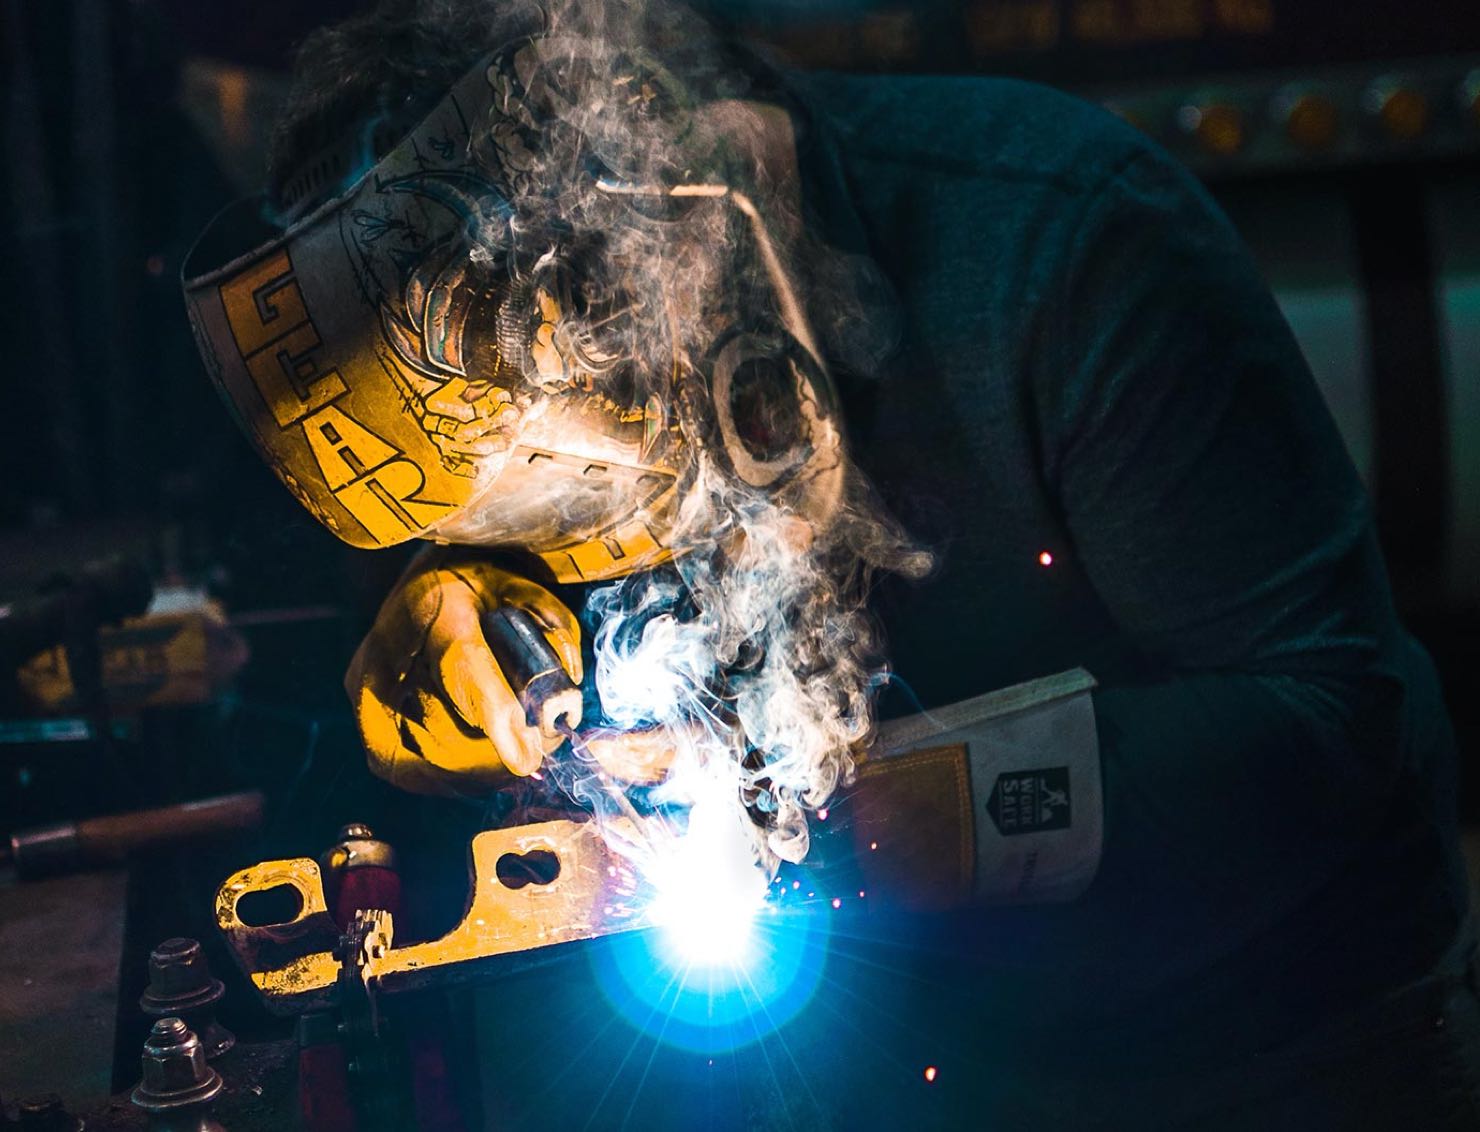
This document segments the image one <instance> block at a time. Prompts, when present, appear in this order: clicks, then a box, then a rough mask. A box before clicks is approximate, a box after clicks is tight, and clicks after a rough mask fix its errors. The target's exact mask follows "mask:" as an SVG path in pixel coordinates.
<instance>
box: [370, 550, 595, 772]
mask: <svg viewBox="0 0 1480 1132" xmlns="http://www.w3.org/2000/svg"><path fill="white" fill-rule="evenodd" d="M505 605H515V606H519V607H520V608H521V609H524V610H526V611H527V612H528V613H529V614H530V615H531V616H532V617H533V618H534V619H535V621H536V622H537V623H538V624H539V625H540V627H541V628H542V629H543V630H544V633H545V637H546V638H547V639H548V640H549V642H550V644H551V645H552V646H553V647H554V649H555V652H556V653H557V655H559V657H560V661H561V663H562V664H563V665H564V666H565V670H566V671H567V672H568V673H569V674H570V677H571V679H572V680H574V681H575V682H576V683H577V684H579V683H580V682H581V630H580V626H579V625H578V624H577V622H576V618H575V615H574V614H573V613H571V611H570V610H569V609H567V608H566V607H565V606H564V605H562V604H561V603H560V602H559V601H558V600H556V598H555V597H554V596H553V595H552V594H550V593H549V592H548V591H547V590H545V589H544V588H543V587H541V586H538V585H536V584H535V583H534V582H531V581H529V580H528V579H526V578H521V577H519V576H517V575H515V574H511V573H509V572H508V571H507V570H503V569H500V568H499V567H497V566H492V565H489V564H488V563H486V562H480V561H479V560H478V559H477V558H476V557H475V555H473V554H470V553H469V552H467V551H454V550H450V549H447V548H435V549H432V550H429V551H426V552H424V553H423V554H422V555H420V556H418V557H417V559H416V560H415V561H414V562H413V563H412V565H411V568H410V569H409V570H408V571H407V572H406V573H405V575H403V576H402V578H401V580H400V581H399V582H398V583H397V584H396V588H395V589H394V590H392V591H391V594H390V596H389V597H388V598H386V600H385V604H384V605H382V606H381V608H380V613H379V614H378V616H377V617H376V619H375V625H374V626H373V627H372V628H371V630H370V633H369V635H368V636H366V638H365V640H364V642H363V643H362V644H361V645H360V648H359V650H358V651H357V652H356V653H355V656H354V659H353V660H352V661H350V666H349V671H348V672H347V673H346V674H345V678H344V687H345V691H347V692H348V693H349V698H350V702H351V704H352V705H353V706H354V711H355V718H356V721H357V722H358V724H359V727H360V736H361V738H362V739H363V740H364V743H365V750H366V752H367V757H368V759H369V762H370V769H371V770H372V771H374V772H375V774H377V775H378V776H379V777H381V778H383V779H385V780H386V781H387V782H390V783H392V784H393V785H395V786H399V787H401V788H402V789H405V790H410V791H413V792H415V793H418V794H459V793H468V792H476V791H480V790H486V789H489V788H492V787H495V786H497V785H499V784H500V783H502V782H505V781H507V780H508V775H509V774H510V773H513V774H517V775H527V774H529V773H531V772H532V771H535V770H537V769H538V768H539V765H540V763H541V762H542V761H543V759H544V757H545V756H546V755H547V754H549V753H550V752H551V751H553V750H554V749H555V748H556V747H558V746H559V745H560V743H561V742H562V736H561V735H559V734H558V733H550V734H545V733H542V732H541V731H540V730H539V729H537V728H533V727H530V726H528V724H527V723H526V722H525V717H524V709H523V708H522V707H521V706H520V705H519V701H518V700H517V699H516V698H515V696H514V693H513V691H512V690H511V689H510V688H509V682H508V681H507V680H505V679H504V675H503V673H502V672H500V671H499V667H498V664H497V662H496V661H495V660H494V658H493V653H492V652H491V651H490V650H489V648H488V645H487V643H486V642H485V640H484V637H483V629H482V625H481V623H480V618H481V617H482V615H483V614H485V613H488V612H490V611H492V610H494V609H497V608H499V607H500V606H505ZM575 711H576V714H579V707H577V708H576V709H575ZM578 722H579V720H578V719H571V720H570V723H571V724H572V725H574V724H576V723H578Z"/></svg>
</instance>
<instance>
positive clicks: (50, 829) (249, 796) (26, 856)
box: [0, 790, 263, 877]
mask: <svg viewBox="0 0 1480 1132" xmlns="http://www.w3.org/2000/svg"><path fill="white" fill-rule="evenodd" d="M262 805H263V797H262V794H261V792H260V791H257V790H247V791H243V792H241V793H237V794H221V795H218V796H217V797H214V798H202V799H200V800H199V801H196V802H181V803H179V804H178V805H174V806H160V807H159V808H157V809H151V810H134V811H132V812H130V813H125V814H110V815H108V816H106V817H101V818H87V819H85V820H83V821H68V822H58V823H56V824H55V825H45V826H38V827H36V828H34V829H23V830H18V831H17V832H15V833H12V834H11V835H10V838H9V841H8V844H0V865H5V864H13V865H15V868H16V872H17V873H18V874H19V875H20V876H21V877H33V876H39V875H42V874H45V873H55V872H61V871H64V870H70V869H84V868H90V867H94V866H99V865H114V864H119V863H121V862H123V861H125V860H127V859H128V857H129V856H130V855H131V854H133V853H136V852H140V851H143V850H146V849H157V848H160V847H162V846H165V845H178V844H183V843H185V842H192V841H204V840H207V839H213V838H219V837H224V836H229V835H230V834H234V833H245V832H248V831H250V830H254V829H256V828H257V827H258V826H260V825H261V824H262Z"/></svg>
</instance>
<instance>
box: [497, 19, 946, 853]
mask: <svg viewBox="0 0 1480 1132" xmlns="http://www.w3.org/2000/svg"><path fill="white" fill-rule="evenodd" d="M542 19H543V21H544V24H545V27H546V32H545V34H544V35H543V36H542V37H538V38H536V39H535V40H533V41H531V42H529V43H528V44H526V45H525V46H523V47H521V48H518V49H517V50H516V51H515V52H514V53H513V54H512V55H511V56H508V57H507V58H508V64H507V65H506V66H505V68H504V71H503V73H502V76H501V77H500V80H499V81H502V82H504V83H506V94H507V98H506V100H505V101H504V102H503V105H502V106H501V107H500V108H499V109H500V110H502V112H503V114H504V115H505V116H504V117H502V118H500V119H497V120H496V121H495V122H494V124H493V128H492V129H491V131H490V132H489V135H488V137H487V145H488V147H489V150H488V152H489V156H490V158H491V159H492V160H493V161H495V162H496V163H497V165H498V166H499V167H500V168H501V170H503V171H504V172H505V174H506V175H508V174H509V173H510V172H512V176H509V177H508V179H509V182H510V184H511V187H512V190H513V196H512V201H511V203H512V205H513V207H514V220H513V222H512V223H511V224H510V225H509V228H508V230H505V229H503V228H502V227H500V228H499V230H497V231H491V232H490V233H489V234H488V254H489V255H490V256H498V257H503V256H506V255H507V254H508V253H507V247H508V243H509V241H510V239H511V238H512V240H513V242H514V246H515V257H514V262H516V263H517V262H523V263H525V264H533V265H540V264H546V265H547V264H550V263H552V262H554V261H557V260H558V261H560V262H562V263H564V264H565V265H566V266H567V267H568V271H567V273H566V274H565V276H564V278H563V280H562V281H561V283H560V286H561V287H562V288H563V294H562V298H563V299H564V307H565V312H566V313H565V315H564V317H563V318H562V320H561V322H560V324H559V325H558V326H557V327H556V330H555V334H556V336H557V339H558V340H559V341H561V342H563V343H566V344H567V346H568V348H569V350H570V352H572V353H574V354H577V355H579V356H582V357H584V358H587V359H590V363H591V364H590V365H589V367H588V368H589V372H590V373H591V374H592V375H594V376H593V377H592V378H591V379H592V380H594V381H595V382H597V383H598V386H597V387H598V388H601V385H600V384H599V383H603V382H606V383H610V384H611V386H612V393H611V395H612V396H613V397H614V398H620V399H630V400H629V401H628V403H631V404H637V405H641V404H644V403H645V402H646V401H647V399H648V397H650V396H654V397H662V398H666V399H668V400H670V401H673V400H675V397H674V393H673V383H674V374H675V366H677V370H678V372H679V374H680V379H679V385H680V387H681V388H680V391H679V393H678V395H677V397H676V407H677V419H678V422H679V426H680V427H681V429H682V430H683V431H684V434H685V440H686V441H687V444H688V445H689V447H690V448H691V450H692V452H693V456H692V458H691V461H690V465H689V469H688V473H687V477H686V482H685V483H684V484H683V489H682V491H681V494H680V500H681V502H680V504H679V506H678V509H677V513H676V515H675V516H673V517H672V519H671V522H672V533H671V535H670V538H669V543H670V545H671V547H672V550H673V552H674V557H673V560H672V562H671V563H670V564H668V565H666V566H664V567H660V568H658V569H655V570H650V571H647V572H643V573H639V574H636V575H633V576H631V577H628V578H626V579H624V580H622V581H620V582H617V583H615V584H612V585H609V586H606V587H603V588H601V589H599V590H598V591H596V592H595V593H594V594H593V595H592V596H591V598H590V601H589V605H588V609H587V611H586V612H587V614H588V618H589V620H591V621H592V622H593V623H594V625H595V651H596V670H595V680H596V684H597V688H598V690H599V693H600V698H601V703H602V706H603V709H604V713H605V715H606V716H607V719H608V720H609V721H610V722H611V723H612V724H613V725H614V726H617V727H619V728H629V729H630V728H646V727H655V726H658V727H664V728H668V729H671V731H672V734H673V736H674V744H675V747H676V750H677V761H676V764H675V768H674V771H673V773H672V775H671V783H672V784H673V789H674V790H675V791H676V792H678V793H684V792H687V793H688V794H689V798H688V800H689V801H691V802H692V801H697V800H698V798H697V795H698V794H700V793H707V792H709V790H710V788H712V787H713V786H714V785H715V784H718V785H719V787H720V788H721V790H722V791H724V792H728V794H729V796H730V797H731V798H732V799H733V800H734V803H735V804H736V805H739V804H742V803H744V804H747V805H748V808H749V810H750V813H751V814H752V815H753V816H754V817H755V818H756V819H757V820H758V822H759V825H760V827H761V828H762V829H763V830H764V833H763V834H758V835H757V839H756V846H755V848H756V851H757V855H758V857H759V859H760V861H761V863H762V864H763V865H764V866H765V867H766V868H767V869H770V870H774V867H775V865H776V864H777V861H778V859H785V860H791V861H798V860H800V859H801V858H802V857H803V856H804V855H805V854H806V852H807V847H808V823H807V811H809V810H815V809H817V808H820V807H822V806H824V805H826V804H827V802H828V800H829V799H830V798H831V797H832V795H833V794H834V792H835V791H836V790H837V789H838V787H839V785H840V784H842V783H845V782H847V781H848V780H849V778H850V776H851V774H852V772H853V757H854V753H855V752H856V751H858V750H859V749H860V748H861V747H862V746H863V745H864V744H866V743H867V741H868V740H869V738H870V736H871V734H872V732H873V728H874V712H873V700H874V692H875V689H876V687H877V685H878V683H879V681H880V679H881V677H882V675H883V673H884V662H883V655H882V643H881V642H880V640H879V639H878V637H877V635H876V633H875V629H874V626H873V623H872V621H871V619H870V617H869V615H868V614H867V612H866V610H865V606H864V603H865V599H866V596H867V592H866V591H867V586H868V584H869V578H870V575H871V573H872V572H873V571H875V570H877V569H880V568H882V569H890V570H897V571H904V572H908V573H915V574H917V573H921V572H923V571H924V570H925V569H928V566H929V558H928V555H926V554H924V553H923V552H921V551H919V550H918V549H916V548H915V547H913V546H912V545H911V544H910V542H909V540H908V539H907V538H906V537H905V535H904V534H903V532H902V531H901V530H900V528H899V527H898V525H897V524H896V523H895V522H894V521H893V520H892V519H891V518H890V517H889V516H888V515H887V514H886V513H885V512H884V511H883V510H882V508H881V507H880V506H879V505H878V504H877V503H876V502H875V500H874V498H873V495H872V493H871V491H870V490H869V489H868V487H867V485H866V484H864V482H863V480H862V478H861V476H860V474H859V473H858V472H857V471H856V469H854V468H853V466H852V464H851V463H850V462H849V461H848V459H847V456H846V453H845V451H843V450H842V448H841V447H840V446H836V449H835V451H832V452H830V453H824V454H822V456H821V458H820V462H821V463H825V464H827V465H829V467H828V469H827V470H826V471H825V472H823V473H819V474H816V475H815V476H813V477H812V478H811V479H810V480H807V481H805V482H801V483H796V484H791V485H789V486H788V488H787V489H786V490H781V489H780V488H779V485H764V486H757V485H756V484H755V483H754V482H748V481H747V479H746V478H745V477H744V476H742V475H741V474H739V472H737V470H736V460H735V459H734V458H732V457H730V456H727V454H726V453H727V444H728V448H729V449H733V448H734V444H735V442H734V439H733V437H728V438H727V437H722V436H721V435H720V430H719V429H718V428H717V426H716V419H717V408H718V407H717V406H716V405H715V404H714V398H713V394H714V388H713V385H712V383H711V382H710V381H709V380H707V378H706V374H707V371H708V368H709V366H710V364H711V359H712V356H713V352H714V349H715V343H716V341H717V340H718V339H720V338H721V337H723V336H724V335H726V334H731V333H733V332H734V331H735V330H736V329H737V328H740V329H747V328H751V327H756V326H764V327H767V328H768V329H767V331H766V333H768V334H771V335H773V336H774V335H775V334H776V331H777V329H778V328H779V327H782V326H783V325H786V326H788V329H787V331H786V335H789V336H790V337H791V338H801V339H803V340H804V341H805V340H806V339H808V338H810V330H808V329H806V326H805V324H803V325H798V324H797V322H796V319H795V318H793V319H792V321H791V322H790V324H788V323H787V318H786V315H787V312H786V311H785V309H784V308H785V306H786V300H787V298H788V296H787V294H786V289H787V288H788V287H789V288H794V289H795V290H794V291H793V292H792V297H794V296H795V295H796V294H801V296H802V301H803V304H804V305H805V306H809V307H812V308H814V309H815V308H817V307H818V306H819V305H821V306H824V307H826V308H827V309H828V311H829V330H830V334H829V337H830V338H836V337H838V333H839V328H840V327H841V333H842V335H843V336H844V337H846V336H847V334H848V328H847V325H846V323H847V319H846V317H845V315H844V313H843V312H845V311H846V310H848V309H849V308H850V305H851V304H850V303H849V302H844V301H843V300H844V299H845V298H847V296H845V295H843V294H841V293H840V292H838V291H837V290H829V291H826V292H823V291H820V290H819V288H818V286H817V285H816V281H817V280H818V279H821V278H827V277H836V275H837V274H838V271H837V264H838V263H839V262H841V261H840V259H839V257H831V258H829V256H828V254H827V253H826V251H825V249H822V248H820V247H818V246H817V245H815V244H810V243H808V242H807V240H806V237H805V235H804V229H803V226H802V224H801V222H800V219H801V218H800V216H799V214H798V207H797V203H796V202H797V194H798V185H797V184H796V183H795V180H794V178H793V172H792V170H789V169H787V168H786V167H785V164H784V163H782V164H781V166H780V167H779V168H778V167H777V166H776V164H775V163H774V162H773V161H768V160H767V159H766V158H765V157H764V156H763V154H764V152H765V150H766V146H765V144H764V142H763V141H761V140H758V134H759V133H761V132H763V131H761V127H760V126H759V125H758V120H757V119H756V118H755V117H754V116H753V115H749V114H747V113H746V112H745V111H744V110H743V109H739V108H737V107H738V106H739V104H740V103H742V102H743V100H744V99H745V97H746V96H747V94H749V93H750V79H749V78H748V76H747V75H746V74H745V73H743V71H742V70H740V69H739V68H737V67H736V66H735V65H734V64H733V63H732V62H731V61H729V60H728V59H727V58H726V57H725V56H724V53H723V51H722V50H721V49H720V48H719V46H718V44H717V43H716V41H715V40H714V39H713V37H712V35H711V33H710V32H709V30H708V28H707V27H706V25H704V24H703V22H702V21H700V20H698V19H697V18H696V17H694V16H693V15H692V14H690V13H688V12H686V11H685V10H683V9H682V8H678V7H675V6H669V5H666V4H664V5H662V6H659V5H657V4H655V3H652V2H651V0H649V2H645V3H640V4H639V3H625V2H621V0H617V2H608V3H569V4H563V5H560V6H557V7H556V8H554V9H546V10H545V11H544V13H543V17H542ZM613 186H618V187H620V188H623V189H629V190H630V189H632V188H634V187H635V188H636V189H638V190H644V191H643V192H638V193H636V194H634V193H632V192H626V193H623V192H614V191H612V190H613ZM674 186H708V187H710V188H711V189H712V190H714V193H715V195H716V196H717V195H718V192H719V191H720V190H722V189H727V190H729V192H730V194H731V197H732V199H733V198H738V199H739V200H741V201H743V202H744V204H745V205H746V206H747V208H749V209H750V210H751V212H752V213H753V218H752V219H758V220H759V222H760V224H761V226H762V228H763V231H764V233H765V236H764V237H763V238H762V239H761V240H758V239H757V238H756V235H755V231H754V227H753V225H752V224H751V223H749V222H748V221H747V218H746V217H745V216H743V215H741V214H740V212H739V211H737V209H736V208H735V207H731V206H730V205H729V204H728V203H727V202H725V201H721V200H718V199H713V198H712V197H705V196H698V197H695V198H688V199H684V200H681V201H680V200H674V199H672V198H671V197H669V198H665V197H663V196H661V195H659V194H653V193H648V192H646V190H650V189H657V190H667V189H672V188H673V187H674ZM767 241H768V242H767ZM768 254H769V255H771V256H772V260H771V262H770V263H768V262H767V261H766V257H767V255H768ZM804 255H805V256H806V257H807V258H808V259H809V260H811V261H813V262H814V263H826V264H828V265H830V266H829V267H827V268H826V269H814V270H812V271H811V272H810V273H809V278H810V279H811V280H812V281H813V286H812V288H811V289H810V291H808V290H807V289H806V288H804V287H803V286H802V284H801V283H800V282H799V281H798V280H799V279H800V275H799V273H798V272H797V271H796V270H795V265H796V264H797V262H798V261H799V259H800V258H801V257H802V256H804ZM528 270H530V271H534V270H536V268H535V267H530V268H529V269H528ZM778 271H780V272H783V273H785V276H786V280H785V281H784V282H782V284H781V287H780V292H781V293H780V294H778V285H777V277H776V276H777V272H778ZM793 313H795V312H793ZM858 313H859V314H860V315H861V314H862V313H863V312H861V311H860V312H858ZM803 317H804V316H803ZM854 329H855V330H856V331H857V332H858V333H857V338H858V339H861V340H868V339H870V337H871V332H870V329H869V327H867V326H865V325H862V324H861V323H856V324H855V327H854ZM805 344H807V345H810V342H807V343H805ZM854 345H855V346H856V342H855V343H854ZM793 352H794V353H795V351H793ZM854 352H855V353H856V352H857V351H856V350H855V351H854ZM675 359H677V362H676V363H675ZM855 361H856V359H855ZM623 383H631V387H630V388H628V387H622V386H623ZM821 384H822V385H823V386H824V387H825V386H826V379H825V378H821ZM771 392H775V390H774V389H771V390H768V389H767V387H766V386H765V385H764V383H762V384H761V385H760V387H759V388H758V389H757V391H756V392H755V393H754V397H755V398H758V399H759V400H758V402H757V403H755V404H751V405H750V406H749V407H748V408H749V411H750V412H751V413H752V416H753V418H754V419H753V421H752V422H751V428H752V431H756V432H758V433H759V434H760V435H761V438H762V439H761V441H760V443H761V444H762V446H764V444H765V443H768V442H770V441H768V440H767V438H771V440H774V438H777V437H779V438H781V439H782V441H786V440H787V439H788V438H789V439H791V440H793V441H794V440H795V438H796V435H797V431H798V429H799V428H802V427H804V424H799V422H798V421H797V420H795V419H791V418H792V416H793V415H795V414H796V412H797V411H798V409H797V407H796V406H795V405H794V404H793V402H794V400H795V399H794V398H778V399H777V403H776V404H775V405H774V406H772V405H770V404H767V403H766V401H765V398H766V396H767V395H768V393H771ZM732 395H733V391H732ZM801 411H802V412H804V413H805V412H814V413H824V414H828V419H826V420H824V422H823V424H824V426H825V431H826V433H827V434H828V435H835V433H836V430H837V429H838V428H840V425H839V424H838V422H837V421H836V419H835V415H834V414H835V410H834V408H833V407H832V406H828V405H813V406H810V407H809V406H806V405H803V406H801ZM753 478H754V477H752V479H753ZM696 776H698V777H697V779H696ZM700 780H702V781H703V782H704V783H705V784H706V786H705V787H704V788H703V789H695V788H694V787H693V783H694V782H695V781H700ZM685 783H687V784H688V785H687V786H685V785H683V784H685ZM680 800H683V799H680Z"/></svg>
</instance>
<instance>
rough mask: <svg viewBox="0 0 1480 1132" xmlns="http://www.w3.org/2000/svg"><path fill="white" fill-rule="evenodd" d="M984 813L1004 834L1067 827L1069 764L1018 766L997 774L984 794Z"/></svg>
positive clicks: (1068, 817)
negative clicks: (985, 809) (1038, 767)
mask: <svg viewBox="0 0 1480 1132" xmlns="http://www.w3.org/2000/svg"><path fill="white" fill-rule="evenodd" d="M987 813H989V814H991V815H992V823H993V824H994V825H995V826H996V827H997V832H998V833H1000V834H1002V835H1003V836H1004V837H1011V836H1013V835H1014V834H1019V833H1040V832H1042V831H1044V830H1049V829H1068V828H1069V825H1070V809H1069V768H1068V767H1066V766H1055V767H1046V768H1045V769H1043V770H1018V771H1013V772H1011V773H1010V774H999V775H998V776H997V781H996V783H995V784H993V786H992V793H991V796H990V797H988V798H987Z"/></svg>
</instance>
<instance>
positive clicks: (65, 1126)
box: [15, 1093, 82, 1132]
mask: <svg viewBox="0 0 1480 1132" xmlns="http://www.w3.org/2000/svg"><path fill="white" fill-rule="evenodd" d="M15 1115H16V1121H15V1129H16V1132H82V1121H81V1120H80V1119H79V1118H78V1117H75V1116H73V1115H72V1114H71V1113H69V1112H68V1111H67V1108H66V1106H65V1105H63V1104H62V1098H61V1097H59V1096H57V1094H55V1093H46V1094H45V1095H43V1096H39V1097H28V1098H26V1099H24V1100H22V1101H21V1102H20V1104H19V1105H17V1106H16V1114H15Z"/></svg>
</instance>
